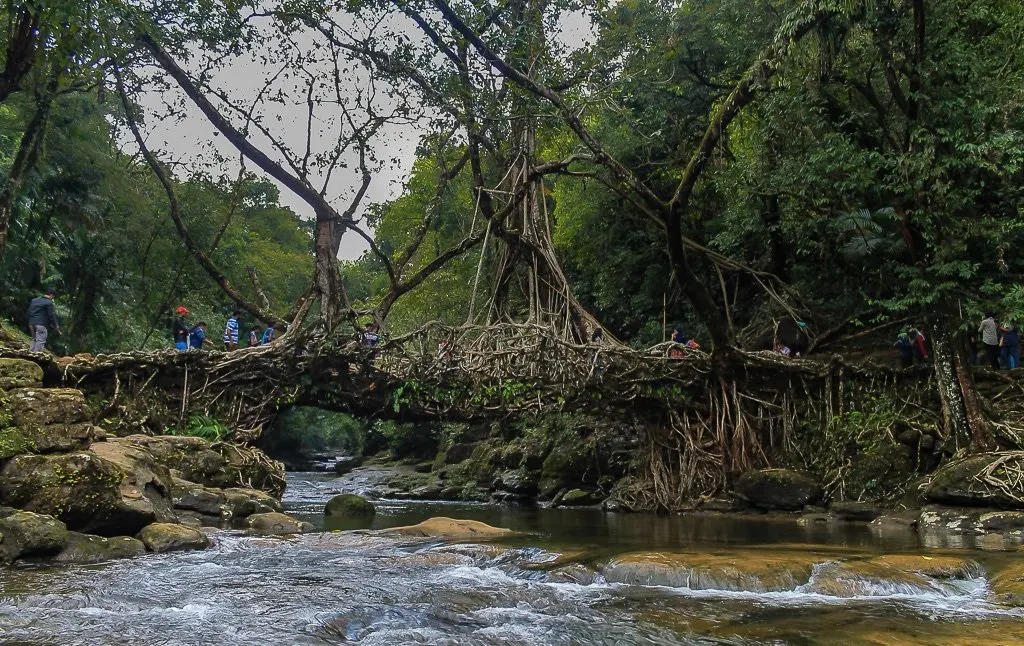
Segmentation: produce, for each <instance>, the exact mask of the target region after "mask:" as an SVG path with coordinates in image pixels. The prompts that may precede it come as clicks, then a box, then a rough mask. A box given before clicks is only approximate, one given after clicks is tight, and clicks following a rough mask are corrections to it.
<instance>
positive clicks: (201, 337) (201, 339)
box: [188, 321, 206, 350]
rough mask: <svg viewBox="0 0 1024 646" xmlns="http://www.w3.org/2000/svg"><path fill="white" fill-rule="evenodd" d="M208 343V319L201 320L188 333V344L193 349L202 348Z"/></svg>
mask: <svg viewBox="0 0 1024 646" xmlns="http://www.w3.org/2000/svg"><path fill="white" fill-rule="evenodd" d="M204 343H206V321H199V322H198V323H196V326H195V327H194V328H192V331H191V332H189V335H188V345H189V347H190V348H192V349H193V350H202V349H203V344H204Z"/></svg>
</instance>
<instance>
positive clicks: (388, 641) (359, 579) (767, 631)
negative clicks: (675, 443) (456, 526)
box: [0, 474, 1024, 646]
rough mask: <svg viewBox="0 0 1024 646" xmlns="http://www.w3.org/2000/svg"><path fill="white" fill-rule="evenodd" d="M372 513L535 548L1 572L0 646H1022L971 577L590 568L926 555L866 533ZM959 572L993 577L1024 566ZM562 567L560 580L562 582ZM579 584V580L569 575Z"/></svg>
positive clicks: (405, 508) (390, 545) (586, 515)
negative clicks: (439, 523) (628, 562)
mask: <svg viewBox="0 0 1024 646" xmlns="http://www.w3.org/2000/svg"><path fill="white" fill-rule="evenodd" d="M339 486H341V485H339V484H338V483H337V482H332V481H330V480H328V479H327V478H326V477H325V476H319V475H318V476H313V475H309V474H293V475H292V477H291V484H290V490H289V494H288V500H287V501H286V502H287V506H288V507H289V508H290V509H291V510H292V511H293V512H296V513H298V514H301V515H305V516H307V517H309V518H311V519H314V518H316V519H319V520H320V522H322V519H320V517H321V516H322V513H323V512H322V509H323V503H324V501H325V500H326V499H327V498H329V497H330V495H333V493H336V492H335V491H332V488H337V487H339ZM378 509H379V512H378V515H377V517H376V518H375V519H374V520H373V525H374V526H375V527H383V526H389V525H391V526H393V525H398V524H408V523H414V522H418V521H419V520H422V519H424V518H426V517H428V516H432V515H448V516H457V517H464V518H476V519H479V520H483V521H484V522H488V523H491V524H494V525H500V526H506V527H511V528H513V529H518V530H520V531H527V532H532V535H530V536H527V537H524V538H519V539H516V541H514V542H511V543H504V544H502V545H490V546H479V545H441V544H436V543H435V544H431V543H415V542H408V541H403V540H395V539H387V538H382V537H378V536H372V535H368V534H365V533H360V532H349V533H343V534H342V533H333V532H327V533H317V534H310V535H306V536H303V537H298V538H295V539H291V540H278V539H264V538H255V537H247V536H244V535H242V534H240V533H238V532H224V531H219V532H216V533H215V534H214V538H215V540H216V546H215V547H214V548H213V549H211V550H207V551H204V552H192V553H180V554H168V555H159V556H149V557H146V558H142V559H136V560H131V561H119V562H114V563H110V564H106V565H100V566H88V567H60V568H57V567H40V566H21V567H18V568H15V569H11V570H5V571H0V644H5V645H13V644H20V645H28V644H33V645H42V644H46V645H54V646H57V645H60V646H66V645H94V644H102V645H111V646H120V645H124V646H128V645H132V646H135V645H143V646H150V645H153V646H157V645H160V646H163V645H175V646H178V645H181V646H191V645H193V644H195V645H199V644H229V645H239V646H241V645H243V644H244V645H249V644H318V645H323V644H350V643H358V644H369V645H377V644H380V645H389V646H390V645H396V644H438V645H460V646H461V645H475V644H479V645H489V646H490V645H512V644H531V645H532V644H536V645H540V644H545V645H546V644H557V645H561V644H601V645H604V644H608V645H611V644H615V645H626V646H629V645H641V644H642V645H667V644H683V645H690V644H692V645H730V646H746V645H753V644H779V645H782V644H785V645H793V646H803V645H808V646H818V645H826V644H864V645H868V644H871V645H879V646H890V645H895V644H912V645H918V644H920V645H924V644H948V645H951V644H982V645H989V646H991V645H994V644H1017V643H1024V622H1022V621H1021V618H1022V617H1021V615H1020V613H1019V612H1017V611H1016V610H1012V609H1007V608H1002V607H1000V606H998V605H995V604H994V603H992V601H991V600H990V595H989V590H988V586H987V582H986V579H985V578H983V577H979V576H976V573H973V572H972V573H970V574H969V575H968V576H969V577H975V578H965V579H963V580H957V581H947V580H943V579H941V578H934V579H933V578H929V579H927V581H926V582H925V584H923V585H917V586H916V587H906V586H905V585H902V586H901V584H899V582H896V581H894V582H891V583H887V582H885V581H882V582H881V583H878V582H875V583H873V584H872V585H874V586H875V587H873V588H870V589H868V588H864V589H861V588H857V589H855V590H854V592H855V594H851V595H850V596H845V597H841V596H834V595H831V594H828V593H827V591H828V590H829V589H830V588H827V587H825V588H822V587H821V586H818V585H817V583H816V582H815V581H812V582H809V583H808V584H807V585H804V586H798V587H796V588H794V589H793V590H786V591H780V592H768V593H754V592H746V591H743V590H736V591H726V590H715V589H703V590H698V589H691V588H690V587H687V586H686V585H675V586H674V587H667V586H651V585H639V584H635V583H611V582H609V580H606V579H605V578H604V577H603V575H602V573H601V571H600V567H598V569H597V570H593V569H591V567H590V566H591V564H595V563H597V564H599V563H601V562H603V561H606V560H607V559H608V558H610V557H611V555H612V554H617V553H623V552H632V551H636V550H644V549H646V550H649V549H655V548H656V549H661V550H666V551H667V550H674V551H680V550H682V551H687V552H692V553H695V554H711V555H712V558H728V557H729V555H736V556H737V557H738V558H742V559H754V558H756V555H757V554H758V553H760V552H762V551H763V552H764V553H765V554H782V553H786V554H790V555H801V556H802V558H804V559H805V560H806V559H808V558H810V559H811V560H812V561H814V562H815V563H816V565H815V570H814V575H812V578H813V576H818V577H826V576H835V575H834V574H831V573H832V572H833V570H835V569H836V567H835V565H834V561H836V560H842V559H845V558H849V557H850V556H851V555H861V558H868V556H872V555H875V554H877V553H879V552H882V551H885V552H895V551H904V552H906V551H913V550H917V551H921V547H920V546H919V545H917V543H916V539H910V538H906V537H905V538H903V539H900V540H896V541H893V542H892V543H890V542H888V539H886V541H887V542H885V544H882V543H881V539H879V538H877V537H876V536H874V535H873V534H871V532H869V531H867V529H866V528H864V527H863V526H846V528H845V529H842V530H839V529H837V528H835V527H832V528H828V527H811V528H803V527H800V526H799V525H797V524H796V523H795V522H793V521H791V520H756V519H736V518H714V517H705V518H693V517H691V518H681V517H658V516H631V515H610V514H602V513H600V512H594V511H590V510H576V511H571V510H535V509H515V508H494V507H487V506H481V505H455V504H453V505H445V504H423V503H390V502H384V503H381V504H380V505H379V506H378ZM809 544H813V545H809ZM808 553H810V555H808ZM961 556H964V554H961ZM966 556H967V557H968V558H972V559H976V560H978V561H980V562H981V563H982V564H983V565H985V566H986V567H990V566H993V567H994V566H996V565H998V564H999V561H995V560H993V559H1002V560H1006V559H1013V558H1019V557H1017V556H1010V555H1004V554H998V555H997V554H990V553H982V552H970V553H967V554H966ZM563 561H565V562H569V563H570V564H569V565H566V566H565V567H564V568H559V567H555V566H557V565H560V564H561V563H562V562H563ZM545 563H546V564H548V565H546V566H538V565H537V564H545ZM571 568H576V569H574V570H572V572H574V573H576V574H581V575H583V576H581V577H579V578H572V577H571V576H566V575H565V573H566V572H568V571H569V570H570V569H571ZM919 578H920V577H918V579H919ZM609 579H611V574H609ZM915 580H916V579H915ZM573 581H576V582H573ZM684 583H685V582H684ZM821 590H825V591H826V593H823V592H821Z"/></svg>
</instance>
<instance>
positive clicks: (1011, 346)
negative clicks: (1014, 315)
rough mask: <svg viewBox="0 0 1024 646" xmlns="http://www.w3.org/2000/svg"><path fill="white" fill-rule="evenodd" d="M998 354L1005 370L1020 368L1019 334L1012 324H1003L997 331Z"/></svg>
mask: <svg viewBox="0 0 1024 646" xmlns="http://www.w3.org/2000/svg"><path fill="white" fill-rule="evenodd" d="M999 354H1000V357H1001V358H1002V360H1003V367H1004V368H1006V369H1007V370H1015V369H1017V368H1018V367H1020V334H1018V333H1017V328H1016V327H1014V326H1013V324H1012V323H1004V324H1003V326H1002V327H1001V328H1000V330H999Z"/></svg>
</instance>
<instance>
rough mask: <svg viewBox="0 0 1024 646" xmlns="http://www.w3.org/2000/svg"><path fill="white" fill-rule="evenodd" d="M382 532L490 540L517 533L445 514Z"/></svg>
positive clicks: (423, 536) (426, 536) (422, 536)
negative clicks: (444, 515) (448, 516)
mask: <svg viewBox="0 0 1024 646" xmlns="http://www.w3.org/2000/svg"><path fill="white" fill-rule="evenodd" d="M380 533H381V534H383V535H393V536H415V537H421V538H441V539H446V540H466V539H472V540H488V539H493V538H505V537H508V536H513V535H515V532H513V531H512V530H510V529H503V528H501V527H492V526H490V525H488V524H486V523H481V522H480V521H477V520H458V519H455V518H445V517H443V516H439V517H437V518H429V519H427V520H425V521H423V522H422V523H419V524H417V525H409V526H406V527H392V528H390V529H385V530H381V532H380Z"/></svg>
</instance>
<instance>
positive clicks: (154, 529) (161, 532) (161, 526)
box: [139, 523, 210, 554]
mask: <svg viewBox="0 0 1024 646" xmlns="http://www.w3.org/2000/svg"><path fill="white" fill-rule="evenodd" d="M139 538H140V539H141V540H142V542H143V543H144V544H145V546H146V549H148V550H149V551H150V552H156V553H158V554H160V553H163V552H175V551H179V550H201V549H205V548H207V547H209V546H210V539H209V537H207V535H206V534H204V533H203V532H201V531H200V530H198V529H196V528H194V527H187V526H185V525H179V524H177V523H153V524H152V525H147V526H145V527H143V528H142V531H141V532H139Z"/></svg>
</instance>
